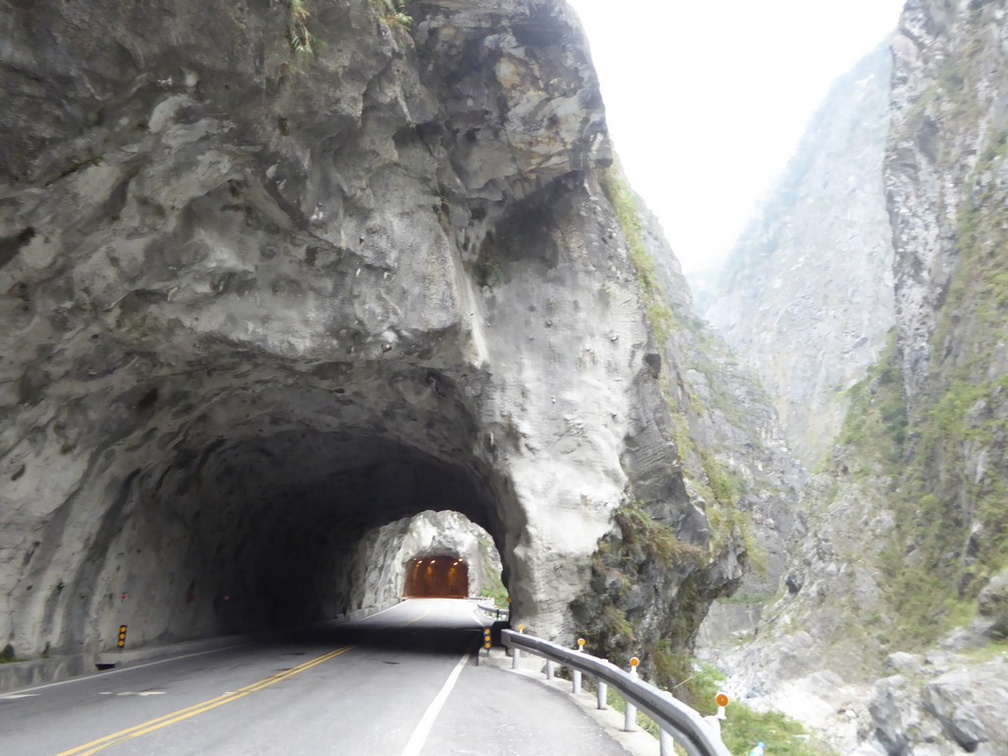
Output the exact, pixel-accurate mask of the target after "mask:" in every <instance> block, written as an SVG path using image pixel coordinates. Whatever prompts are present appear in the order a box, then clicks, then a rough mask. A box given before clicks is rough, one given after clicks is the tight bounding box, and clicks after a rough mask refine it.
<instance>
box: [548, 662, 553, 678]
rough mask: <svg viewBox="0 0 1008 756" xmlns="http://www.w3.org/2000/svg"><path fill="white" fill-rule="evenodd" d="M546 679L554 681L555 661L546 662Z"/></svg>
mask: <svg viewBox="0 0 1008 756" xmlns="http://www.w3.org/2000/svg"><path fill="white" fill-rule="evenodd" d="M546 679H547V680H552V679H553V660H552V659H547V660H546Z"/></svg>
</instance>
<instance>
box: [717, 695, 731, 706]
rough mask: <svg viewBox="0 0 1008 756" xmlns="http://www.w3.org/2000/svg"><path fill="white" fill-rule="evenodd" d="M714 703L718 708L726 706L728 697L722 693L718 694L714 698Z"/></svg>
mask: <svg viewBox="0 0 1008 756" xmlns="http://www.w3.org/2000/svg"><path fill="white" fill-rule="evenodd" d="M714 703H716V704H717V705H718V706H727V705H728V696H726V695H725V694H724V693H718V694H717V695H716V696H714Z"/></svg>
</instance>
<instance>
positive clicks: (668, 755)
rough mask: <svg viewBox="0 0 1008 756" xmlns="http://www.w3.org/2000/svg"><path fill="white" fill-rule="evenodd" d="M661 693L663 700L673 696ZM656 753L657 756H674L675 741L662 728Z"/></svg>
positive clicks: (665, 692) (667, 692)
mask: <svg viewBox="0 0 1008 756" xmlns="http://www.w3.org/2000/svg"><path fill="white" fill-rule="evenodd" d="M662 692H663V693H664V694H665V698H667V699H669V700H670V701H671V700H672V698H673V696H672V694H671V693H670V692H669V691H667V690H666V691H662ZM658 753H659V756H675V740H673V738H672V736H671V735H670V734H669V733H668V732H667V731H666V730H665V728H664V727H662V728H661V730H659V732H658Z"/></svg>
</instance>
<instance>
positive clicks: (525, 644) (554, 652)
mask: <svg viewBox="0 0 1008 756" xmlns="http://www.w3.org/2000/svg"><path fill="white" fill-rule="evenodd" d="M501 637H502V640H503V642H504V645H505V646H508V647H509V648H511V649H512V652H513V653H514V654H515V657H516V658H515V665H516V666H517V663H518V659H517V657H518V651H519V649H521V650H525V651H529V652H530V653H533V654H535V655H537V656H542V657H544V658H545V659H547V675H550V673H551V672H552V669H551V667H550V662H551V661H552V662H555V663H557V664H562V665H564V666H567V667H570V668H571V669H572V670H576V673H575V674H576V677H577V678H579V677H580V675H577V672H581V673H584V674H586V675H589V676H591V677H594V678H595V679H596V680H598V682H599V683H600V686H599V687H600V691H599V707H600V708H602V706H603V701H604V696H605V694H604V689H605V686H607V685H611V686H613V687H614V688H615V689H616V690H618V691H619V693H620V695H621V696H623V698H624V699H625V700H626V701H627V703H628V704H632V705H635V706H637V707H640V709H641V711H643V712H644V713H645V714H647V715H648V716H649V717H651V719H653V720H654V721H655V722H657V724H658V726H659V727H660V728H661V729H662V731H663V732H666V733H668V734H669V735H670V736H671V737H672V738H673V740H675V741H676V742H677V743H678V744H679V745H681V746H682V747H683V748H684V749H686V752H687V753H688V754H689V756H731V753H730V752H729V751H728V749H727V748H726V747H725V745H724V743H722V742H721V738H720V736H719V735H716V734H715V733H714V731H713V729H712V728H711V727H710V726H708V724H707V723H706V722H704V720H703V717H701V716H700V714H699V713H698V712H697V711H695V710H694V709H692V708H690V707H689V706H687V705H686V704H684V703H683V702H682V701H678V700H676V699H675V698H672V697H671V696H670V694H668V693H666V692H664V691H662V690H659V689H658V688H656V687H655V686H654V685H651V684H650V683H647V682H644V681H643V680H641V679H640V678H639V677H637V675H636V674H631V673H629V672H624V671H623V670H622V669H620V668H619V667H617V666H616V665H615V664H613V663H612V662H610V661H608V660H606V659H600V658H599V657H597V656H591V655H590V654H586V653H582V652H579V651H572V650H570V649H568V648H564V647H563V646H560V645H557V644H556V643H551V642H550V641H547V640H543V639H542V638H536V637H535V636H531V635H524V634H522V633H517V632H515V631H513V630H503V631H502V632H501ZM577 682H580V681H579V680H577ZM577 682H576V683H575V685H577ZM575 689H576V688H575ZM628 709H629V706H628ZM628 720H629V717H628Z"/></svg>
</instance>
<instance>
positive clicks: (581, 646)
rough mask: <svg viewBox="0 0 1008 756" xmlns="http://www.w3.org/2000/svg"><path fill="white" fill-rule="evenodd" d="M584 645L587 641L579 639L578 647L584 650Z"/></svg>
mask: <svg viewBox="0 0 1008 756" xmlns="http://www.w3.org/2000/svg"><path fill="white" fill-rule="evenodd" d="M584 644H585V639H584V638H578V646H579V647H580V648H584Z"/></svg>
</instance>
